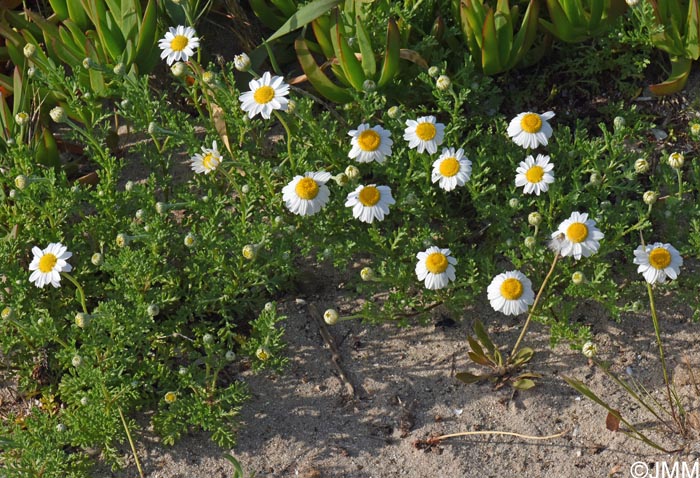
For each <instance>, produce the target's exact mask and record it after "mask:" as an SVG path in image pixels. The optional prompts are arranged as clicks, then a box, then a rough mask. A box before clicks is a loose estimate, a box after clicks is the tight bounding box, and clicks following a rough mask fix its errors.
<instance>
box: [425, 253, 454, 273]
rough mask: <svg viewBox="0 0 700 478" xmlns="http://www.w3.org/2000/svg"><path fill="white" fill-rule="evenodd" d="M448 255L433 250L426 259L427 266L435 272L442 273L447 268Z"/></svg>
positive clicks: (429, 270)
mask: <svg viewBox="0 0 700 478" xmlns="http://www.w3.org/2000/svg"><path fill="white" fill-rule="evenodd" d="M448 265H449V262H447V257H446V256H445V254H442V253H440V252H433V253H432V254H430V255H429V256H428V257H427V258H426V259H425V268H426V269H428V272H432V273H433V274H442V273H443V272H445V271H446V270H447V266H448Z"/></svg>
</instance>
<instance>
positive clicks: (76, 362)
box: [70, 355, 83, 368]
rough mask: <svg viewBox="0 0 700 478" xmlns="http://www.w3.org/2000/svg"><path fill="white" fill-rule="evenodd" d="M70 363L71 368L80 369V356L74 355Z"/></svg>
mask: <svg viewBox="0 0 700 478" xmlns="http://www.w3.org/2000/svg"><path fill="white" fill-rule="evenodd" d="M70 363H72V364H73V367H76V368H77V367H80V366H81V365H82V364H83V358H82V357H81V356H80V355H74V356H73V358H72V359H71V361H70Z"/></svg>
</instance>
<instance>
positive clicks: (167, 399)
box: [165, 392, 177, 403]
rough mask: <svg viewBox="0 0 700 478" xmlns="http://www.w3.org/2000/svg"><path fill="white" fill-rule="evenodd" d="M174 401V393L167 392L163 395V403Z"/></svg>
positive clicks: (175, 396)
mask: <svg viewBox="0 0 700 478" xmlns="http://www.w3.org/2000/svg"><path fill="white" fill-rule="evenodd" d="M175 400H177V395H176V394H175V392H168V393H166V394H165V403H175Z"/></svg>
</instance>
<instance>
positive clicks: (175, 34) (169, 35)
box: [158, 25, 199, 65]
mask: <svg viewBox="0 0 700 478" xmlns="http://www.w3.org/2000/svg"><path fill="white" fill-rule="evenodd" d="M195 35H197V33H196V32H195V31H194V28H192V27H185V26H182V25H179V26H178V27H176V28H173V27H170V28H169V29H168V31H167V32H166V33H165V36H164V37H163V38H161V39H160V41H159V42H158V46H159V47H160V49H161V50H163V52H162V53H161V54H160V57H161V58H165V61H166V62H167V63H168V65H172V64H173V63H174V62H176V61H187V60H189V58H190V57H191V56H193V55H194V49H195V48H198V47H199V38H197V37H196V36H195Z"/></svg>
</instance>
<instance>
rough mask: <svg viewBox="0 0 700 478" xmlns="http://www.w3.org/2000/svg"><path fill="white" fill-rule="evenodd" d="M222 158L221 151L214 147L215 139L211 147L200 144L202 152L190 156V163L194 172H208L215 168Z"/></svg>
mask: <svg viewBox="0 0 700 478" xmlns="http://www.w3.org/2000/svg"><path fill="white" fill-rule="evenodd" d="M222 159H223V158H222V156H221V153H219V150H218V149H217V147H216V141H214V142H213V143H212V147H211V148H205V147H204V146H202V152H201V153H197V154H195V155H194V156H192V158H191V159H190V164H191V166H192V170H193V171H194V172H195V173H197V174H202V173H204V174H209V173H211V172H212V171H214V170H215V169H216V167H217V166H218V165H219V163H221V160H222Z"/></svg>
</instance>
